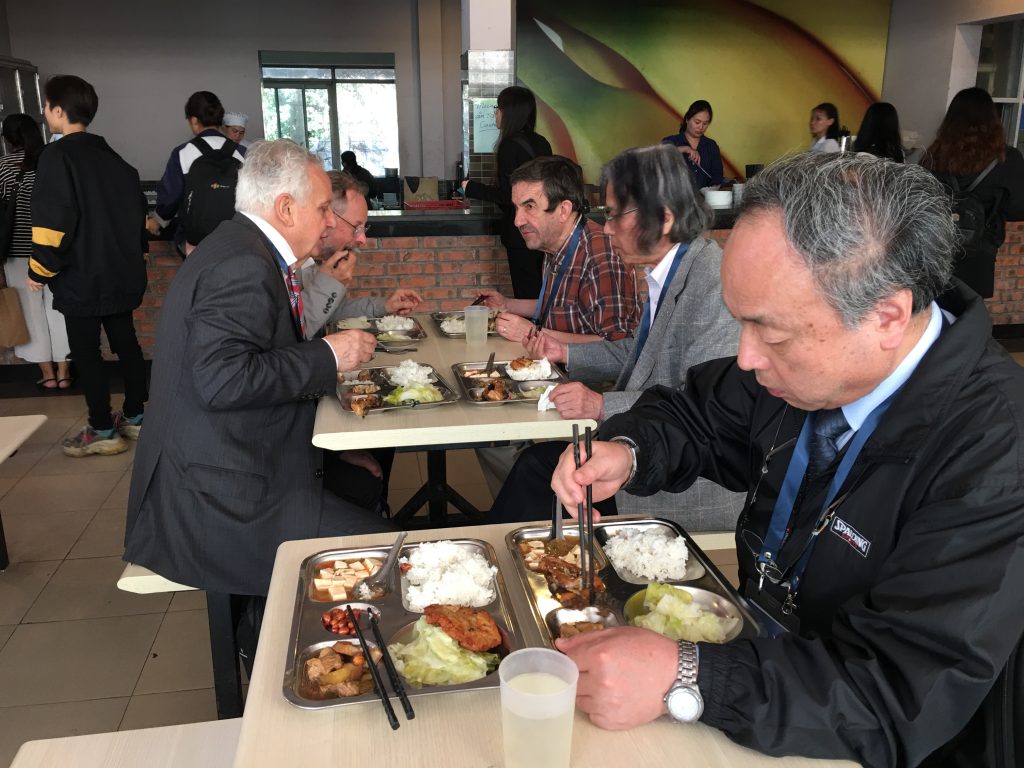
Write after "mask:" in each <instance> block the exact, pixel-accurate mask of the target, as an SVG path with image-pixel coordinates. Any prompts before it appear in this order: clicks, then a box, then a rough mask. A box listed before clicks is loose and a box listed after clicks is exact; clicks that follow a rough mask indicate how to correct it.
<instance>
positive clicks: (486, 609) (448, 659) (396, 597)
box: [282, 539, 524, 709]
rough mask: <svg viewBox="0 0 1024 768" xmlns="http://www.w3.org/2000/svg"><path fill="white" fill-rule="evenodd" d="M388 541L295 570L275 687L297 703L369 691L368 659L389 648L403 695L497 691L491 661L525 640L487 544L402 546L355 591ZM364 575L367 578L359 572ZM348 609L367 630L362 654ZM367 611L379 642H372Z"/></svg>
mask: <svg viewBox="0 0 1024 768" xmlns="http://www.w3.org/2000/svg"><path fill="white" fill-rule="evenodd" d="M389 551H390V547H387V546H385V547H354V548H348V549H336V550H329V551H324V552H318V553H316V554H314V555H311V556H310V557H308V558H306V559H305V560H304V561H303V562H302V565H301V566H300V571H299V582H298V590H297V595H296V600H295V612H294V614H293V617H292V626H291V631H290V634H289V643H288V658H287V661H286V664H285V674H284V684H283V688H282V690H283V693H284V696H285V698H286V699H288V701H290V702H291V703H292V704H294V705H295V706H297V707H301V708H303V709H326V708H329V707H337V706H342V705H345V704H354V703H358V702H364V701H375V700H376V699H377V698H378V694H377V693H376V690H375V686H374V683H373V679H372V677H371V674H370V671H369V668H368V665H369V664H378V665H379V667H378V668H379V669H380V670H381V671H383V668H384V665H383V664H381V659H382V657H383V655H384V653H385V652H386V653H388V654H389V655H390V657H391V659H392V661H393V662H394V666H395V667H396V669H397V670H398V673H399V674H400V675H401V678H402V682H403V684H404V687H405V691H406V693H408V695H409V696H417V695H423V694H428V693H446V692H449V691H462V690H473V689H478V688H497V687H498V675H497V668H498V663H499V662H500V661H501V659H502V658H504V657H505V656H507V655H508V654H509V653H511V652H512V651H515V650H518V649H519V648H521V647H524V644H523V641H522V637H521V635H520V633H519V632H518V630H517V628H516V625H515V621H514V619H513V614H512V604H511V602H510V601H509V597H508V591H507V589H506V587H505V583H504V581H503V580H502V577H501V574H500V573H498V568H497V557H496V555H495V552H494V549H493V547H491V546H490V545H489V544H488V543H487V542H485V541H480V540H477V539H453V540H445V541H428V542H420V543H416V544H405V545H404V546H402V547H401V552H400V554H401V557H400V558H399V560H398V568H396V569H394V570H393V571H392V572H391V574H390V575H389V576H388V577H387V578H386V579H385V580H384V585H383V587H382V588H381V589H380V590H379V591H368V590H366V589H364V587H363V585H362V583H361V582H362V580H363V579H366V578H368V576H370V575H372V574H373V573H374V571H375V569H376V568H378V567H380V564H381V563H382V562H383V560H384V558H385V557H386V556H387V555H388V553H389ZM362 574H366V575H362ZM348 606H351V607H352V609H353V612H354V614H355V618H356V621H357V622H358V623H359V628H360V629H361V630H362V633H363V634H364V635H365V636H366V641H367V647H368V649H369V658H367V654H365V653H363V651H362V647H361V646H360V644H359V640H358V638H357V636H356V634H355V629H356V628H355V627H354V626H353V625H352V620H351V618H349V617H348V611H347V610H346V609H347V607H348ZM371 614H372V615H373V616H374V617H375V618H376V621H377V624H378V625H379V628H380V636H381V638H383V640H384V645H385V647H384V648H381V647H380V646H379V645H378V644H377V643H376V642H372V639H373V635H371V633H370V632H369V629H370V616H371Z"/></svg>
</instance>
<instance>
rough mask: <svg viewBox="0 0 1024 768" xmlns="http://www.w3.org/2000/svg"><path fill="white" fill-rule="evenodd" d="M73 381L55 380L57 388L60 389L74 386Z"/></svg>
mask: <svg viewBox="0 0 1024 768" xmlns="http://www.w3.org/2000/svg"><path fill="white" fill-rule="evenodd" d="M74 382H75V380H74V379H57V386H58V387H59V388H60V389H71V385H72V384H74Z"/></svg>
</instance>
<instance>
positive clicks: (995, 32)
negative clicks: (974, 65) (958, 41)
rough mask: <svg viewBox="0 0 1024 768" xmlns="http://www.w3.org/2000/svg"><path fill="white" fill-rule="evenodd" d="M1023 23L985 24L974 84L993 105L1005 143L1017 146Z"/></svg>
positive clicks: (1023, 92)
mask: <svg viewBox="0 0 1024 768" xmlns="http://www.w3.org/2000/svg"><path fill="white" fill-rule="evenodd" d="M1022 70H1024V20H1022V21H1005V22H1000V23H998V24H986V25H985V26H984V27H983V28H982V32H981V50H980V52H979V55H978V76H977V79H976V81H975V84H976V85H977V86H978V87H979V88H984V89H985V90H986V91H988V92H989V93H990V94H991V95H992V98H993V99H995V101H996V110H997V111H998V113H999V119H1000V121H1001V122H1002V124H1003V132H1004V133H1005V135H1006V143H1007V144H1009V145H1011V146H1021V145H1022V141H1021V128H1022V125H1021V122H1022V118H1021V107H1022V106H1024V81H1022Z"/></svg>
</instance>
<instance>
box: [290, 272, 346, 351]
mask: <svg viewBox="0 0 1024 768" xmlns="http://www.w3.org/2000/svg"><path fill="white" fill-rule="evenodd" d="M301 274H302V317H303V319H304V320H305V321H306V338H307V339H312V338H314V337H315V336H316V334H317V333H318V332H319V331H320V329H321V328H323V327H324V325H325V324H326V323H327V321H328V320H331V319H332V318H333V316H334V314H335V312H336V311H337V309H338V306H339V305H340V304H341V302H342V301H343V299H344V298H345V286H344V285H342V284H341V283H339V282H338V281H337V280H335V279H334V278H333V277H331V276H330V275H325V274H324V273H323V272H321V271H320V269H319V268H318V267H309V268H308V269H304V270H302V272H301Z"/></svg>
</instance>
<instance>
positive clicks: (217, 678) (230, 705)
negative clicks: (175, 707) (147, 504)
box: [117, 563, 242, 720]
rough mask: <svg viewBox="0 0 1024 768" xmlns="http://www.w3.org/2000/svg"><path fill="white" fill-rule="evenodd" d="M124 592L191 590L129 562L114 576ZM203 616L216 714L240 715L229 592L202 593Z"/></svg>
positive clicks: (141, 593) (238, 681)
mask: <svg viewBox="0 0 1024 768" xmlns="http://www.w3.org/2000/svg"><path fill="white" fill-rule="evenodd" d="M117 588H118V589H120V590H122V591H124V592H134V593H136V594H140V595H151V594H154V593H157V592H186V591H191V590H194V589H195V587H190V586H187V585H185V584H178V583H177V582H174V581H171V580H170V579H165V578H164V577H163V576H161V575H160V574H157V573H153V572H152V571H151V570H149V569H148V568H144V567H143V566H141V565H135V564H134V563H129V564H128V565H127V566H125V569H124V571H123V572H122V573H121V578H119V579H118V580H117ZM206 618H207V621H208V622H209V625H210V656H211V657H212V659H213V690H214V695H215V697H216V699H217V717H218V718H219V719H221V720H225V719H228V718H232V717H241V716H242V677H241V674H240V673H239V671H238V642H237V641H236V640H235V621H234V618H233V617H232V614H231V595H228V594H225V593H222V592H207V593H206Z"/></svg>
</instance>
